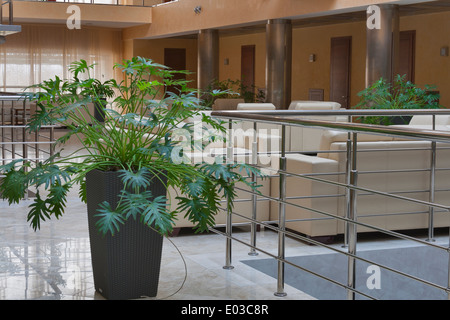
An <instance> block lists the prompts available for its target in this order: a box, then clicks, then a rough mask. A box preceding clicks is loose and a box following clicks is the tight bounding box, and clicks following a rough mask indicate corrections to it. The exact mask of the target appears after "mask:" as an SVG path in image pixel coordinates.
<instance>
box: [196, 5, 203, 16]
mask: <svg viewBox="0 0 450 320" xmlns="http://www.w3.org/2000/svg"><path fill="white" fill-rule="evenodd" d="M194 12H195V13H196V14H200V13H201V12H202V7H201V6H196V7H195V8H194Z"/></svg>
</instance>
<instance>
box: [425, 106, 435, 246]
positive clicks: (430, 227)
mask: <svg viewBox="0 0 450 320" xmlns="http://www.w3.org/2000/svg"><path fill="white" fill-rule="evenodd" d="M432 127H433V128H432V129H433V130H435V129H436V115H434V114H433V122H432ZM435 177H436V141H431V160H430V194H429V199H428V200H429V202H434V197H435ZM427 241H434V207H432V206H430V207H429V209H428V239H427Z"/></svg>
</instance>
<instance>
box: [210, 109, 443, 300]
mask: <svg viewBox="0 0 450 320" xmlns="http://www.w3.org/2000/svg"><path fill="white" fill-rule="evenodd" d="M449 114H450V110H336V111H331V110H321V111H297V110H292V111H291V110H275V111H213V112H212V116H213V117H217V118H220V119H222V120H227V121H229V128H230V130H231V129H232V128H233V126H236V125H238V124H239V123H241V122H242V121H245V122H247V123H248V122H250V123H253V132H254V133H255V132H257V130H258V128H260V127H262V126H264V125H277V126H279V135H280V136H281V145H280V149H279V150H275V151H272V152H261V151H260V150H261V149H260V146H258V143H259V139H258V137H257V134H254V133H253V134H252V135H250V137H253V142H251V143H250V146H251V147H250V148H249V151H248V153H247V154H246V155H245V157H242V156H241V157H239V160H240V161H242V159H247V160H248V163H250V164H252V165H253V166H256V167H258V168H261V169H265V170H269V171H270V174H269V177H270V178H271V179H273V178H275V179H276V180H275V181H277V182H278V187H275V188H276V189H278V196H274V195H272V194H271V195H267V194H263V195H261V194H255V193H250V194H249V196H248V198H247V199H245V200H243V201H250V202H251V203H252V213H251V217H249V215H248V214H247V215H246V214H245V213H243V212H236V211H232V209H231V208H227V210H228V212H229V215H228V219H227V223H226V229H225V231H221V230H220V229H218V228H211V231H213V232H215V233H218V234H221V235H223V236H225V237H226V252H225V264H224V269H231V268H233V266H232V250H231V248H232V242H233V241H235V242H238V243H240V244H244V245H246V246H248V247H249V248H250V250H251V253H255V252H261V253H263V254H265V255H267V256H269V257H272V258H274V259H276V260H277V263H278V264H277V270H278V271H277V276H276V277H277V285H276V291H275V290H274V291H275V295H278V296H283V295H285V293H284V286H285V265H289V266H290V267H294V268H296V270H297V271H298V272H300V271H302V272H307V273H309V274H311V275H313V276H315V277H318V278H321V279H324V280H327V281H328V282H329V285H330V286H331V285H337V286H340V287H341V288H344V289H345V290H346V291H347V299H357V298H364V299H366V298H367V299H374V297H373V296H372V295H370V294H367V292H362V291H360V290H358V289H357V287H356V283H355V282H356V280H355V266H356V263H357V261H362V262H364V263H368V264H371V265H374V266H378V267H379V268H381V269H383V270H388V271H389V272H393V273H395V274H397V275H399V276H400V277H404V278H406V279H409V280H411V281H413V282H418V283H421V284H424V285H425V286H429V287H432V288H434V289H437V290H440V291H441V292H442V293H443V294H444V295H446V296H447V298H448V299H450V243H449V242H447V243H444V244H442V243H439V244H438V243H437V242H434V230H435V225H434V224H435V222H434V217H435V215H436V214H437V212H440V214H442V213H443V214H444V215H446V216H445V217H446V218H447V220H446V221H447V222H448V223H447V225H446V226H445V227H444V229H448V227H449V225H450V212H449V211H450V205H449V203H448V202H445V203H443V202H442V201H441V202H438V201H436V199H435V194H436V193H437V192H441V194H444V196H445V194H449V192H450V182H448V183H446V186H444V187H442V186H440V188H441V189H440V190H438V189H437V188H436V187H435V181H436V177H437V176H438V175H442V174H444V173H445V171H447V172H448V171H449V170H450V168H449V167H445V166H444V167H438V166H437V163H441V164H442V161H441V162H439V161H440V160H445V159H439V152H438V151H439V150H446V149H449V147H450V145H449V143H450V128H449V129H448V130H449V131H439V130H435V129H436V116H439V115H449ZM330 115H335V116H344V117H348V120H349V121H348V122H335V121H325V120H312V119H307V118H305V117H308V116H309V117H311V116H314V117H315V118H316V119H317V117H320V116H330ZM380 115H382V116H394V115H428V116H429V117H432V119H433V121H432V125H431V126H430V128H428V129H418V128H408V127H403V126H375V125H366V124H362V123H355V122H353V120H352V119H353V118H354V117H361V116H380ZM292 128H316V129H321V130H337V131H343V132H345V133H347V141H346V142H344V143H343V145H345V146H346V147H344V149H340V150H337V149H336V150H314V151H313V152H314V153H317V154H318V153H320V152H326V153H333V152H341V155H342V154H345V156H344V158H345V170H344V171H343V172H328V171H327V172H322V171H321V172H301V173H299V172H296V171H293V170H290V169H289V167H287V163H288V158H289V156H288V155H290V154H299V155H300V154H303V156H304V157H311V152H304V150H303V151H296V150H289V149H288V142H287V140H288V139H287V130H288V129H292ZM345 133H344V134H345ZM366 134H370V135H377V136H380V137H390V138H392V139H394V140H396V141H399V142H402V141H404V140H407V141H409V140H412V141H413V142H414V141H422V142H426V144H427V146H429V147H426V148H424V149H423V152H425V158H427V156H426V155H427V154H429V167H428V168H419V169H415V168H410V166H408V165H407V164H408V157H407V156H405V162H404V163H405V166H404V168H400V169H398V168H397V169H392V170H386V169H385V168H382V169H378V170H377V169H376V167H377V165H376V160H375V159H377V155H378V154H379V153H380V152H388V154H389V152H410V151H411V150H413V149H404V150H402V149H400V150H395V149H392V148H391V147H389V149H379V148H374V149H370V148H368V149H367V148H361V149H360V148H359V147H358V146H359V143H360V141H359V140H358V138H362V137H363V136H364V135H366ZM291 138H292V137H291ZM295 138H301V137H297V136H296V137H295ZM381 140H382V139H381ZM422 148H423V147H422ZM234 151H235V150H234V146H233V143H232V141H231V139H229V140H228V147H227V157H228V160H229V161H233V159H234V158H233V155H235V156H236V153H235V152H234ZM309 151H311V150H309ZM362 152H369V153H370V154H373V159H374V160H373V161H374V163H375V165H374V170H370V171H364V170H361V169H360V166H361V164H360V163H358V160H357V159H358V157H359V155H360V154H361V153H362ZM267 154H268V155H269V156H277V157H276V159H277V161H278V160H279V166H278V164H277V165H276V166H275V167H267V166H261V165H260V163H259V162H258V161H255V159H257V157H259V156H261V155H267ZM388 157H389V156H388ZM447 158H448V157H447ZM365 159H367V157H366V158H365ZM234 160H235V159H234ZM307 161H308V160H307ZM246 162H247V161H246ZM447 162H448V159H447ZM366 168H367V166H366ZM418 171H424V172H426V174H427V177H428V178H427V179H426V181H425V182H424V181H421V183H425V184H426V183H427V182H429V186H428V187H427V188H426V190H413V191H411V190H395V191H386V190H377V189H374V188H369V187H366V186H361V185H360V184H359V183H358V177H359V178H361V177H363V175H377V174H380V175H386V176H387V175H390V174H395V173H397V174H402V177H403V178H404V179H410V180H409V181H408V180H406V181H405V184H406V185H407V184H408V182H409V183H411V184H412V183H414V179H415V178H414V175H415V174H416V173H417V172H418ZM330 176H341V177H343V179H340V180H339V179H335V180H333V179H329V178H327V177H330ZM252 179H253V180H254V181H257V179H258V178H257V177H255V176H253V177H252ZM287 179H297V180H298V181H309V182H310V183H317V184H323V185H324V186H326V185H332V186H337V187H338V188H339V190H342V191H343V192H339V194H335V195H333V194H326V195H323V196H322V197H323V199H326V198H329V197H340V199H345V203H346V204H345V208H346V209H345V214H344V215H339V214H336V213H335V212H329V211H324V210H319V209H317V208H315V207H308V206H306V205H302V204H299V203H298V202H297V203H295V200H296V199H297V200H298V199H299V198H302V199H304V198H308V196H304V197H292V196H288V193H289V191H292V190H287V189H286V186H287V184H286V181H287ZM374 179H375V178H374ZM441 182H442V181H441ZM307 183H308V182H307ZM291 187H292V185H291ZM298 189H301V187H300V184H299V185H298ZM319 189H320V188H319ZM272 190H273V186H272ZM388 190H389V188H388ZM242 191H245V192H249V191H248V190H247V191H246V190H244V189H242ZM410 193H422V194H424V195H425V200H424V198H420V197H419V198H417V197H415V196H414V197H413V196H410V195H409V194H410ZM374 195H375V196H377V197H383V199H385V200H382V201H388V199H395V200H399V201H403V202H404V203H405V207H406V208H408V205H409V204H411V203H412V204H418V205H423V206H424V207H426V208H428V209H426V210H423V211H422V212H408V210H407V209H405V212H397V213H394V214H393V215H392V213H389V212H385V211H383V210H381V211H380V212H372V213H371V215H370V216H367V212H364V214H365V216H364V217H362V216H358V212H359V210H364V207H361V206H358V205H359V201H360V200H362V199H363V197H370V196H374ZM313 197H321V196H320V195H319V196H318V195H314V194H312V195H310V198H313ZM447 198H449V197H447ZM440 199H441V200H442V197H440ZM325 201H326V200H325ZM272 202H274V203H276V207H277V208H278V213H277V218H276V219H273V218H272V220H270V221H262V220H258V219H257V206H260V205H264V206H266V205H270V203H272ZM289 206H290V207H293V208H295V209H296V210H298V212H299V216H298V217H294V218H292V214H291V217H290V218H289V219H287V217H286V209H287V208H288V207H289ZM357 207H358V210H357ZM375 207H376V206H375ZM380 207H381V206H380ZM371 210H373V209H371ZM301 211H303V212H310V213H312V214H314V215H315V217H314V218H305V217H304V216H300V212H301ZM291 212H292V211H291ZM417 215H423V217H424V220H425V221H428V236H427V238H426V239H424V238H423V237H419V236H414V234H413V235H411V234H408V233H405V232H400V231H398V230H396V229H395V228H385V227H380V226H378V225H375V224H373V223H371V221H372V220H370V218H377V217H386V218H387V217H391V218H392V217H394V218H395V219H402V220H401V221H403V222H402V223H405V224H407V223H408V219H410V217H416V216H417ZM233 217H238V218H240V219H246V221H248V224H250V225H251V226H252V228H251V231H250V233H251V236H250V241H249V242H248V241H244V240H242V239H241V238H240V237H237V236H235V235H233V232H232V226H233ZM360 218H369V219H368V220H364V221H365V222H363V221H362V220H363V219H360ZM319 220H321V221H327V220H328V221H332V220H336V221H339V222H340V223H341V224H343V225H345V227H344V229H343V230H344V231H343V233H344V235H343V243H342V246H336V245H330V244H327V243H324V242H322V241H317V240H316V239H314V238H313V237H310V236H308V235H305V234H301V233H299V232H295V231H292V230H291V229H289V227H288V224H289V223H291V222H296V223H314V222H317V221H319ZM256 226H260V227H265V228H269V229H270V230H273V231H275V232H277V233H278V243H277V244H276V246H277V247H276V250H277V253H276V254H274V253H273V251H274V250H273V248H269V249H267V248H263V247H262V246H260V245H259V244H258V242H257V234H258V233H257V232H256V230H257V228H256ZM359 228H364V229H368V230H371V231H374V232H378V233H380V234H385V235H388V236H389V237H393V238H396V239H401V240H402V241H408V242H412V243H413V244H418V245H420V246H426V247H431V248H435V249H438V250H441V251H442V253H443V254H444V255H446V256H447V259H446V262H445V265H440V266H437V265H435V264H437V262H436V261H429V264H432V265H433V266H434V267H436V268H438V267H439V268H441V269H443V270H448V272H447V273H446V275H447V279H444V282H445V283H444V284H442V283H439V284H438V283H435V282H432V281H430V280H428V279H425V278H422V277H418V276H415V275H412V274H409V273H406V272H404V271H402V270H399V269H395V268H392V267H390V266H388V265H386V264H382V263H379V262H376V261H373V260H369V259H367V258H364V257H362V256H361V255H360V254H359V253H357V247H358V245H359V242H358V239H359V236H358V235H359V233H358V230H357V229H359ZM286 236H289V237H291V238H294V239H297V240H300V241H301V242H306V243H309V244H312V245H316V246H319V247H321V248H324V249H325V250H327V251H328V250H329V253H330V252H331V253H338V254H340V255H343V256H345V257H346V259H347V261H348V263H347V267H346V268H344V269H342V270H340V271H341V272H342V273H344V274H345V277H346V278H347V281H345V282H339V281H336V280H335V279H333V278H330V277H327V276H325V275H323V274H321V273H320V272H319V271H318V270H315V269H314V268H312V269H311V268H305V267H304V266H300V265H298V264H295V263H293V262H292V261H291V260H290V259H289V257H287V256H286V249H285V238H286ZM376 239H377V238H375V241H377V240H376ZM444 242H446V241H444ZM379 244H381V243H379ZM249 254H250V253H249ZM318 259H320V258H318ZM421 259H423V260H424V261H425V262H427V261H426V259H427V257H426V256H422V257H421ZM404 263H407V262H404ZM335 267H336V266H329V268H335ZM396 289H400V288H396ZM324 290H326V289H324Z"/></svg>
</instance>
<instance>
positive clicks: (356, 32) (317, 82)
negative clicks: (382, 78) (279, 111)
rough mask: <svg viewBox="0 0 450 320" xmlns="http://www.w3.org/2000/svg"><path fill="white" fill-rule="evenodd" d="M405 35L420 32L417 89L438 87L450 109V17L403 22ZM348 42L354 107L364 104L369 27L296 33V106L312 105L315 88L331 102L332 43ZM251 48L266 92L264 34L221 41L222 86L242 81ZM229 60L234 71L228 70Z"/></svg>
mask: <svg viewBox="0 0 450 320" xmlns="http://www.w3.org/2000/svg"><path fill="white" fill-rule="evenodd" d="M400 30H401V31H406V30H416V59H415V61H416V63H415V82H416V84H417V85H419V86H420V87H423V86H424V85H425V84H429V85H436V86H437V89H438V90H439V91H440V93H441V100H440V101H441V104H442V105H444V106H445V107H448V108H450V57H441V56H440V54H439V51H440V48H441V47H443V46H450V12H445V13H435V14H424V15H417V16H409V17H403V18H402V19H401V21H400ZM343 36H351V37H352V61H351V68H352V69H351V89H350V91H351V92H350V99H351V100H350V105H351V106H354V105H356V104H357V103H358V101H359V98H358V96H357V93H358V92H360V91H361V90H363V89H364V87H365V64H366V61H365V56H366V26H365V21H364V22H353V23H342V24H335V25H327V26H319V27H308V28H294V29H293V49H292V50H293V51H292V59H293V61H292V71H293V72H292V100H304V99H308V89H309V88H321V89H324V95H325V100H328V99H329V98H330V75H329V74H330V42H331V38H333V37H343ZM249 44H254V45H255V46H256V74H255V78H256V86H257V87H264V86H265V50H266V48H265V33H264V32H261V33H255V34H248V35H237V36H223V37H221V39H220V61H219V63H220V69H219V72H220V79H221V80H225V79H232V80H235V79H239V78H240V67H241V65H240V48H241V46H242V45H249ZM310 54H315V55H316V61H315V62H309V59H308V58H309V55H310ZM226 58H227V59H228V60H229V65H224V59H226Z"/></svg>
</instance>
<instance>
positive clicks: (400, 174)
mask: <svg viewBox="0 0 450 320" xmlns="http://www.w3.org/2000/svg"><path fill="white" fill-rule="evenodd" d="M437 118H438V120H437V125H436V129H437V130H447V131H449V130H450V126H448V125H450V117H448V116H438V117H437ZM430 121H431V116H414V117H413V119H412V120H411V122H410V124H409V125H407V127H411V128H427V129H431V125H430ZM346 140H347V133H346V132H344V131H326V132H325V133H324V134H323V135H322V137H321V142H320V149H321V150H324V151H330V152H329V153H328V152H327V153H319V154H318V156H308V155H304V154H288V155H287V156H286V158H287V171H288V172H294V173H296V174H320V173H327V175H322V176H316V177H317V178H321V179H325V180H329V181H332V182H340V183H345V175H344V174H342V173H343V172H345V168H346V153H345V150H346ZM430 144H431V143H430V142H427V141H414V140H408V139H405V138H402V137H388V136H381V135H370V134H358V143H357V148H358V150H360V151H362V152H358V156H357V170H358V179H357V185H358V186H359V187H364V188H368V189H371V190H378V191H382V192H405V191H407V192H408V193H398V194H399V195H404V196H408V197H413V198H416V199H419V200H424V201H428V197H429V194H428V192H422V191H427V190H429V188H430V187H429V181H430V178H429V171H419V170H422V169H424V170H427V169H429V168H430V159H431V155H430V150H420V149H423V148H428V149H429V148H430ZM437 145H438V152H437V168H450V150H445V149H441V150H440V149H439V147H440V146H442V145H443V143H438V144H437ZM447 146H448V145H447ZM399 148H400V149H401V148H406V149H409V150H402V151H400V150H397V149H399ZM384 149H387V150H388V151H382V150H384ZM368 150H379V151H376V152H369V151H368ZM333 151H338V153H333ZM405 169H411V170H413V171H410V172H406V171H404V170H405ZM377 170H381V171H382V172H381V173H374V171H377ZM393 170H394V171H393ZM395 170H397V171H395ZM398 170H401V171H398ZM339 173H341V174H339ZM435 186H436V190H439V189H449V187H450V171H446V170H442V171H441V170H440V171H438V174H437V175H436V183H435ZM286 189H287V197H304V198H302V199H298V198H297V199H295V200H294V199H291V200H289V201H290V202H292V203H295V204H296V205H298V206H302V207H295V206H291V205H287V206H286V218H287V219H297V220H298V219H303V220H305V219H313V220H308V221H297V222H288V223H287V224H286V227H287V228H288V229H291V230H294V231H297V232H299V233H302V234H305V235H308V236H311V237H319V236H333V235H337V234H342V233H344V223H343V222H342V221H341V220H338V219H334V218H330V217H329V216H327V215H321V214H318V213H317V211H316V212H313V211H310V210H307V209H306V208H313V209H314V210H318V211H320V212H325V213H328V214H330V215H336V216H340V217H344V216H345V213H346V209H347V205H346V197H345V190H344V188H343V187H340V186H337V185H335V184H325V183H323V182H318V181H313V180H308V179H305V178H298V177H288V178H287V188H286ZM271 196H272V197H277V196H278V178H272V181H271ZM322 196H324V197H322ZM435 200H436V202H438V203H442V204H445V205H450V197H448V192H441V191H437V192H436V197H435ZM408 212H412V213H408ZM421 212H428V206H425V205H423V204H418V203H410V202H406V201H404V200H399V199H394V198H390V197H386V196H382V195H373V194H372V195H368V194H367V193H364V192H359V193H358V196H357V219H358V221H360V222H362V223H367V224H370V225H374V226H376V227H380V228H386V229H388V230H404V229H422V228H427V227H428V215H427V214H423V213H421ZM277 218H278V205H277V204H276V203H273V204H272V205H271V219H273V220H274V219H277ZM324 218H327V219H324ZM449 225H450V214H449V213H447V212H442V211H439V210H435V214H434V226H435V227H442V226H449ZM368 231H374V230H373V229H369V228H366V227H363V226H358V232H368Z"/></svg>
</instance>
